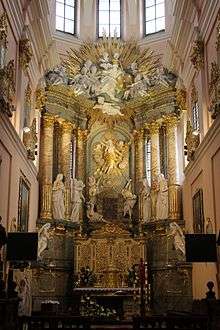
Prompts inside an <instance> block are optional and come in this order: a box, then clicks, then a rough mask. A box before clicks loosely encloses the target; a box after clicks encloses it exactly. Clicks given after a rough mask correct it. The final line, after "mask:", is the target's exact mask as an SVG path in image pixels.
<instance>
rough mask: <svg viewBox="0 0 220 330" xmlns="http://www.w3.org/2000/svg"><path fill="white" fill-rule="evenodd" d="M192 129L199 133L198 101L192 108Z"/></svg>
mask: <svg viewBox="0 0 220 330" xmlns="http://www.w3.org/2000/svg"><path fill="white" fill-rule="evenodd" d="M192 127H193V129H194V130H195V131H198V132H199V128H200V127H199V105H198V101H195V102H194V104H193V106H192Z"/></svg>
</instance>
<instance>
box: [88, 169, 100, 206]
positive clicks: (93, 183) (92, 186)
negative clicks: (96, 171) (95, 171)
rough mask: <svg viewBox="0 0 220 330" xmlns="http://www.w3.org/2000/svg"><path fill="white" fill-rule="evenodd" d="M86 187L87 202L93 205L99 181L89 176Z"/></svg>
mask: <svg viewBox="0 0 220 330" xmlns="http://www.w3.org/2000/svg"><path fill="white" fill-rule="evenodd" d="M88 186H89V202H90V203H92V204H94V205H95V203H96V196H97V194H98V192H99V181H98V180H96V178H95V177H94V176H93V175H91V176H89V178H88Z"/></svg>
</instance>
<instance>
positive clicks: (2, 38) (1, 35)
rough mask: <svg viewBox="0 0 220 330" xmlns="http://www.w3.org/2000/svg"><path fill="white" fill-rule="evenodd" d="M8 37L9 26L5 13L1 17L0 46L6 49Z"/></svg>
mask: <svg viewBox="0 0 220 330" xmlns="http://www.w3.org/2000/svg"><path fill="white" fill-rule="evenodd" d="M7 36H8V24H7V15H6V13H5V12H4V13H3V14H2V15H1V16H0V44H2V46H3V47H4V48H7V43H8V42H7Z"/></svg>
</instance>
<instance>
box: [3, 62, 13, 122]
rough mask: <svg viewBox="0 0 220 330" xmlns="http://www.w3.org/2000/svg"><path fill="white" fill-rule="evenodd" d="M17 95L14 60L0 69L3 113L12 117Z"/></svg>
mask: <svg viewBox="0 0 220 330" xmlns="http://www.w3.org/2000/svg"><path fill="white" fill-rule="evenodd" d="M14 95H15V65H14V60H11V61H9V62H8V64H7V65H6V66H5V67H4V68H2V69H0V103H1V108H2V111H3V112H5V113H7V115H8V116H10V117H11V116H12V112H13V111H14V110H15V107H14Z"/></svg>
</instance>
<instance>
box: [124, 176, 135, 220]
mask: <svg viewBox="0 0 220 330" xmlns="http://www.w3.org/2000/svg"><path fill="white" fill-rule="evenodd" d="M121 194H122V196H123V197H124V200H125V201H124V217H125V216H126V215H127V214H128V216H129V219H131V216H132V210H133V207H134V205H135V203H136V200H137V196H136V195H135V194H133V193H132V187H131V179H129V180H128V182H127V183H126V185H125V187H124V188H123V189H122V192H121Z"/></svg>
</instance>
